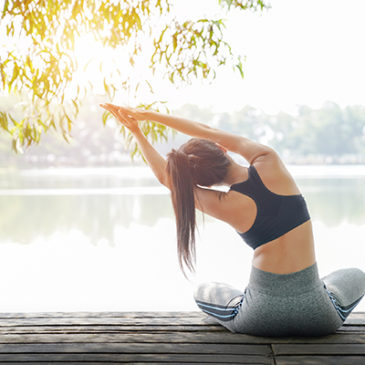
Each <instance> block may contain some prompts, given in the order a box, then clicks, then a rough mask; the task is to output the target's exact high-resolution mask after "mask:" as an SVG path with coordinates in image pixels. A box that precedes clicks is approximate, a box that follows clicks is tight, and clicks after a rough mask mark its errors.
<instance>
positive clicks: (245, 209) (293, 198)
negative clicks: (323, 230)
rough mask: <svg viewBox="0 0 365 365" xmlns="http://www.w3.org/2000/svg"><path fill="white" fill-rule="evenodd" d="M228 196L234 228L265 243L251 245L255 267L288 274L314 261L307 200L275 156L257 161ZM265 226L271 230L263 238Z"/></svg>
mask: <svg viewBox="0 0 365 365" xmlns="http://www.w3.org/2000/svg"><path fill="white" fill-rule="evenodd" d="M248 184H251V186H247V185H248ZM228 194H230V195H233V196H232V197H231V199H232V200H234V201H235V204H234V208H233V209H232V212H231V217H232V218H231V219H232V222H234V223H233V224H232V225H233V226H234V228H235V229H236V230H237V231H238V232H239V233H240V234H241V236H242V237H243V238H244V239H246V240H248V238H252V241H254V239H256V237H255V236H257V235H260V236H261V238H259V241H260V239H261V242H262V240H264V241H263V242H265V243H264V244H262V243H261V244H258V245H257V246H258V247H255V245H252V246H253V248H254V249H255V251H254V257H253V265H254V266H255V267H257V268H259V269H261V270H264V271H270V272H273V273H280V274H285V273H290V272H295V271H299V270H302V269H304V268H306V267H308V266H310V265H312V264H313V263H314V262H315V253H314V240H313V232H312V225H311V221H310V219H309V214H308V212H307V210H306V205H305V201H304V199H303V197H302V195H301V194H300V191H299V189H298V187H297V185H296V184H295V182H294V180H293V178H292V177H291V175H290V174H289V172H288V171H287V169H286V167H285V166H284V164H283V163H282V161H281V160H280V158H279V157H278V156H277V155H276V154H275V153H272V154H268V155H265V156H262V157H260V158H258V159H256V161H254V163H253V164H252V166H251V167H250V168H249V169H248V171H247V178H246V179H244V180H243V181H242V182H240V183H238V184H235V185H234V186H232V187H231V190H230V191H229V193H228ZM231 199H230V200H231ZM276 201H278V202H276ZM276 203H277V205H279V206H280V209H277V211H278V213H276V210H275V209H276V208H275V207H273V205H275V204H276ZM258 207H260V211H259V212H258ZM265 210H266V211H265ZM267 211H273V212H274V213H273V212H270V213H267ZM280 212H281V213H280ZM298 212H299V213H298ZM270 214H271V215H273V214H274V215H273V216H271V217H270ZM260 221H263V222H262V223H261V224H260ZM270 222H272V225H271V226H270V224H269V225H268V223H270ZM265 226H269V227H268V228H266V232H264V235H263V233H262V231H263V230H264V229H265ZM292 227H293V228H292ZM255 228H256V229H255ZM244 232H245V233H244ZM282 233H283V234H282ZM270 237H271V238H272V239H271V238H270ZM248 243H250V242H248Z"/></svg>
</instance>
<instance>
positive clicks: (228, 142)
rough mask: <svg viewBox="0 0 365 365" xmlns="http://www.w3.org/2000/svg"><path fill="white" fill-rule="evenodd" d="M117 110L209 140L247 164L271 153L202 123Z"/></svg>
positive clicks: (249, 141) (162, 115)
mask: <svg viewBox="0 0 365 365" xmlns="http://www.w3.org/2000/svg"><path fill="white" fill-rule="evenodd" d="M118 108H120V109H121V110H122V111H123V113H125V114H126V115H129V116H131V117H133V118H136V119H137V120H152V121H155V122H157V123H160V124H163V125H165V126H167V127H171V128H173V129H175V130H177V131H179V132H181V133H184V134H187V135H189V136H192V137H197V138H205V139H209V140H211V141H213V142H216V143H218V144H220V145H222V146H223V147H225V148H226V149H227V150H229V151H232V152H235V153H238V154H240V155H241V156H242V157H244V158H245V159H246V160H247V161H248V162H249V163H253V161H254V160H255V159H256V158H258V157H260V156H263V155H266V154H269V153H271V152H273V150H272V149H271V148H269V147H268V146H265V145H262V144H260V143H258V142H255V141H252V140H250V139H248V138H246V137H242V136H239V135H236V134H233V133H229V132H226V131H223V130H220V129H217V128H212V127H210V126H208V125H206V124H204V123H199V122H194V121H191V120H189V119H185V118H181V117H175V116H172V115H168V114H162V113H158V112H154V111H149V110H141V109H132V108H127V107H118Z"/></svg>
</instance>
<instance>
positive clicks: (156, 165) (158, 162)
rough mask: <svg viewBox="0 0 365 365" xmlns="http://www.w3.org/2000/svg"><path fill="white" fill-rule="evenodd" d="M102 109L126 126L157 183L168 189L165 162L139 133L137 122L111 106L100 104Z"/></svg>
mask: <svg viewBox="0 0 365 365" xmlns="http://www.w3.org/2000/svg"><path fill="white" fill-rule="evenodd" d="M100 106H101V107H102V108H104V109H106V110H108V111H110V112H111V113H112V114H113V115H114V116H115V118H116V119H117V120H118V121H119V122H120V123H122V124H123V125H124V126H126V127H127V128H128V129H129V130H130V131H131V133H132V134H133V136H134V138H135V139H136V141H137V143H138V146H139V148H140V150H141V152H142V154H143V156H144V158H145V159H146V161H147V163H148V165H149V166H150V168H151V170H152V171H153V173H154V174H155V176H156V177H157V179H158V181H159V182H160V183H161V184H163V185H165V186H167V187H169V181H168V179H167V175H166V165H167V162H166V160H165V159H164V158H163V157H162V156H161V155H160V154H159V153H158V152H157V151H156V150H155V149H154V148H153V147H152V145H151V144H150V143H149V141H148V140H147V138H146V137H145V136H144V134H143V133H142V132H141V130H140V128H139V126H138V121H137V120H136V119H134V118H133V117H130V116H127V115H124V114H123V112H122V111H121V110H118V109H117V107H116V106H111V105H110V104H101V105H100Z"/></svg>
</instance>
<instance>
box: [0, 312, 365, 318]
mask: <svg viewBox="0 0 365 365" xmlns="http://www.w3.org/2000/svg"><path fill="white" fill-rule="evenodd" d="M364 313H365V312H364ZM351 315H353V313H351ZM100 317H102V318H156V317H161V318H202V317H207V315H206V314H204V313H203V312H202V311H199V310H198V311H186V312H184V311H171V312H166V311H165V312H26V313H21V312H14V313H11V312H10V313H0V319H2V318H100Z"/></svg>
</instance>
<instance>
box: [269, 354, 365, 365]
mask: <svg viewBox="0 0 365 365" xmlns="http://www.w3.org/2000/svg"><path fill="white" fill-rule="evenodd" d="M275 363H276V365H298V364H300V365H327V364H328V365H364V363H365V358H364V356H278V357H276V358H275Z"/></svg>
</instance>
